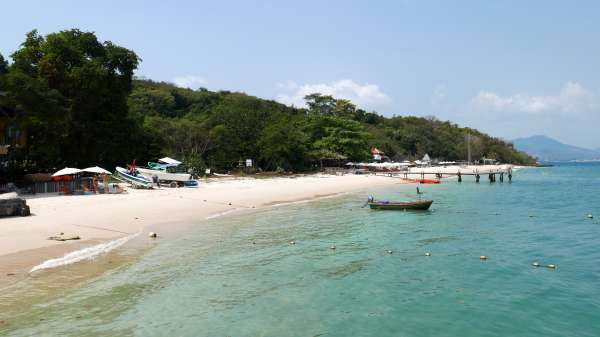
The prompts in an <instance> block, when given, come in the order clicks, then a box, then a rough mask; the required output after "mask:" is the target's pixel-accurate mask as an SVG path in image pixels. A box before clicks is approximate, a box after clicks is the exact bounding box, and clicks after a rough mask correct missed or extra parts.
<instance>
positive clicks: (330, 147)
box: [308, 116, 371, 160]
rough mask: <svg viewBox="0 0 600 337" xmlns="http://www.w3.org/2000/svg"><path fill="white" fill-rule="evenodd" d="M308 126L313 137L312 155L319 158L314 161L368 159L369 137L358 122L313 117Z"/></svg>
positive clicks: (339, 118) (338, 118)
mask: <svg viewBox="0 0 600 337" xmlns="http://www.w3.org/2000/svg"><path fill="white" fill-rule="evenodd" d="M308 126H309V130H310V131H311V134H312V136H313V145H312V148H313V154H315V155H316V156H317V157H319V156H321V158H316V159H343V158H347V159H349V160H365V159H366V158H368V156H369V153H368V150H369V147H368V140H369V138H370V137H371V135H370V134H369V133H368V132H366V130H365V129H364V127H363V126H362V125H361V124H360V123H359V122H356V121H353V120H350V119H346V118H341V117H329V116H314V117H312V118H310V120H309V122H308ZM325 155H326V156H329V157H324V156H325Z"/></svg>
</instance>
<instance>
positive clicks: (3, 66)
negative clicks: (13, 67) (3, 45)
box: [0, 54, 8, 75]
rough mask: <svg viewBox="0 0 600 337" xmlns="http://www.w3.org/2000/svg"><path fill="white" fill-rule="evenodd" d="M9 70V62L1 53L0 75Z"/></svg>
mask: <svg viewBox="0 0 600 337" xmlns="http://www.w3.org/2000/svg"><path fill="white" fill-rule="evenodd" d="M7 72H8V62H6V60H5V59H4V56H2V54H0V75H4V74H6V73H7Z"/></svg>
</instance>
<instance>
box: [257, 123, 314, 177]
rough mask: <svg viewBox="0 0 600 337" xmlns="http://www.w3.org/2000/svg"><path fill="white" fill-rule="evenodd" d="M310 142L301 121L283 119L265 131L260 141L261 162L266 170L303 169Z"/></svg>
mask: <svg viewBox="0 0 600 337" xmlns="http://www.w3.org/2000/svg"><path fill="white" fill-rule="evenodd" d="M308 140H309V137H308V135H306V134H305V133H304V132H303V131H302V129H301V122H300V121H298V120H292V119H291V118H290V117H283V118H281V119H280V120H278V121H277V122H275V123H273V124H270V125H268V126H267V127H265V128H264V129H263V131H262V133H261V137H260V139H259V141H258V146H259V148H260V155H259V160H260V162H261V164H263V165H262V166H263V167H264V168H266V169H272V170H274V169H279V168H282V169H285V170H292V169H302V168H303V167H304V162H305V161H306V158H307V150H308V149H307V143H308Z"/></svg>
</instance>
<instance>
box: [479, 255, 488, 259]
mask: <svg viewBox="0 0 600 337" xmlns="http://www.w3.org/2000/svg"><path fill="white" fill-rule="evenodd" d="M479 259H480V260H487V256H485V255H481V256H480V257H479Z"/></svg>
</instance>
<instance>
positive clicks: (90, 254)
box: [29, 233, 139, 273]
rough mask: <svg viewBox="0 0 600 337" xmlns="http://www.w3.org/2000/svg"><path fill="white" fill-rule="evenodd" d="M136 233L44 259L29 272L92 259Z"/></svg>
mask: <svg viewBox="0 0 600 337" xmlns="http://www.w3.org/2000/svg"><path fill="white" fill-rule="evenodd" d="M138 234H139V233H136V234H132V235H128V236H126V237H122V238H120V239H116V240H113V241H110V242H106V243H101V244H98V245H95V246H91V247H87V248H84V249H80V250H76V251H74V252H70V253H68V254H66V255H65V256H63V257H59V258H56V259H51V260H47V261H44V262H43V263H42V264H39V265H37V266H35V267H33V268H31V270H30V271H29V272H30V273H33V272H35V271H38V270H42V269H50V268H56V267H60V266H66V265H68V264H72V263H75V262H79V261H83V260H92V259H94V258H95V257H97V256H99V255H102V254H106V253H108V252H110V251H111V250H113V249H115V248H118V247H120V246H122V245H123V244H124V243H125V242H127V241H129V240H131V239H133V238H134V237H135V236H137V235H138Z"/></svg>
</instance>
